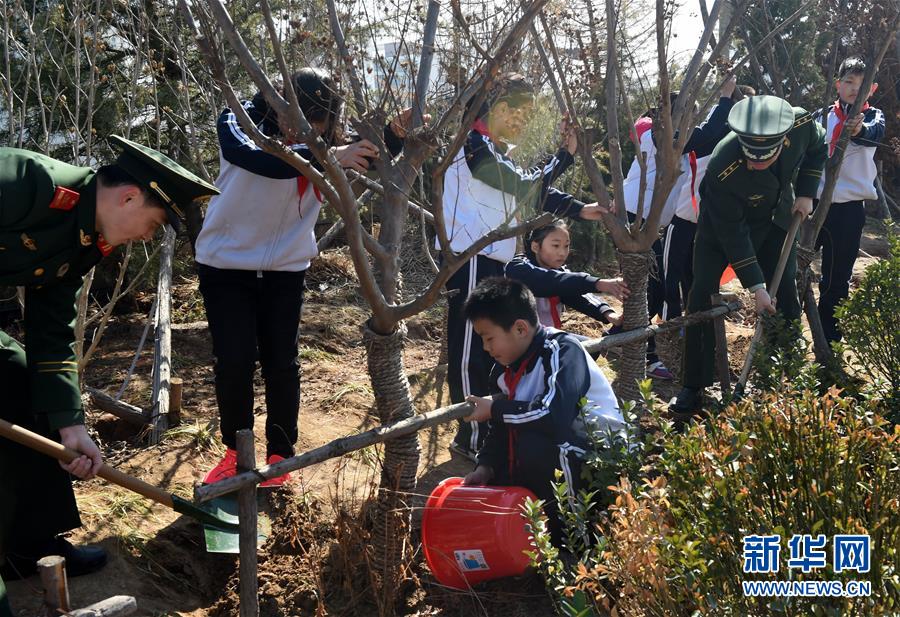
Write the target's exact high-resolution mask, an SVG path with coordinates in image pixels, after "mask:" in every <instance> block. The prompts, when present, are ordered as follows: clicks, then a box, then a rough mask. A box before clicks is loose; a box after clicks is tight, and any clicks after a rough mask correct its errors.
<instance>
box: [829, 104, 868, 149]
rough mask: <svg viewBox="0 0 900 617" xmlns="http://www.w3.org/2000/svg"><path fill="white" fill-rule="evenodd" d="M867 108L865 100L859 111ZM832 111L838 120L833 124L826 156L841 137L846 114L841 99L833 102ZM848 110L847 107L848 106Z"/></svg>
mask: <svg viewBox="0 0 900 617" xmlns="http://www.w3.org/2000/svg"><path fill="white" fill-rule="evenodd" d="M868 108H869V102H868V101H866V102H865V103H863V106H862V109H860V110H859V111H861V112H864V111H866V110H867V109H868ZM832 111H834V115H835V116H837V119H838V122H837V124H836V125H835V126H834V130H833V131H832V132H831V144H830V145H829V148H828V156H831V155H832V154H834V149H835V147H837V142H838V140H839V139H840V138H841V130H842V129H843V128H844V122H845V121H846V120H847V114H845V113H844V109H843V107H841V100H840V99H838V100H836V101H835V102H834V107H832ZM848 111H849V108H848Z"/></svg>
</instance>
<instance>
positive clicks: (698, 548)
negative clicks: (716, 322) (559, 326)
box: [530, 386, 900, 617]
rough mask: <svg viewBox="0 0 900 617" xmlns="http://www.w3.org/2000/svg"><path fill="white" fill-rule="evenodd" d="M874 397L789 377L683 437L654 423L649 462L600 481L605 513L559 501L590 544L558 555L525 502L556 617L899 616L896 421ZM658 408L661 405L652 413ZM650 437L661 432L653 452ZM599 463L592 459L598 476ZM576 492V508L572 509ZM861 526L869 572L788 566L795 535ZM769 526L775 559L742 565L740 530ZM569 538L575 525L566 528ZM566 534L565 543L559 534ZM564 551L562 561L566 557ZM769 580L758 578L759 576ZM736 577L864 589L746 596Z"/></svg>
mask: <svg viewBox="0 0 900 617" xmlns="http://www.w3.org/2000/svg"><path fill="white" fill-rule="evenodd" d="M878 405H879V403H878V401H877V400H875V399H860V400H857V399H853V398H847V397H842V396H841V394H840V392H839V391H838V390H836V389H833V390H832V391H830V392H828V393H826V394H825V395H824V396H819V395H817V394H815V393H813V392H811V391H798V390H796V389H793V388H792V387H790V386H785V387H783V388H782V389H781V390H780V391H779V392H776V393H770V394H768V395H767V396H765V397H764V398H762V399H757V400H748V401H745V402H744V403H742V404H740V405H732V406H730V407H728V408H727V409H726V410H725V411H724V412H723V413H722V414H720V415H719V416H716V417H713V418H711V419H710V420H708V421H707V422H705V423H703V424H698V425H693V426H692V427H691V428H690V430H689V431H688V432H687V433H686V434H684V435H680V434H677V433H675V432H674V431H673V430H672V428H671V425H669V424H666V423H665V421H662V420H661V421H662V422H663V425H662V429H661V431H660V433H657V434H656V435H655V436H651V437H649V438H648V443H647V444H645V448H644V453H645V454H651V456H650V457H648V458H647V464H645V465H644V466H643V467H637V469H638V472H637V473H636V474H635V473H634V470H635V469H636V466H635V465H634V463H633V462H627V461H626V460H623V461H620V463H621V466H622V467H621V468H622V469H623V470H625V471H626V472H627V473H626V474H624V475H622V477H621V479H620V480H619V481H618V482H617V483H616V484H615V485H613V486H609V487H600V486H598V485H597V484H596V482H595V483H593V484H592V485H591V487H590V488H589V490H588V491H587V493H588V494H590V493H599V492H601V491H605V490H609V491H611V492H612V494H613V497H614V503H613V504H612V505H611V506H610V507H609V510H608V512H602V511H599V510H597V509H596V508H594V509H586V508H585V507H584V506H583V505H580V506H579V507H578V508H574V509H573V508H571V507H570V505H569V504H568V503H567V500H566V499H565V498H564V492H560V497H561V498H560V508H561V509H566V508H568V515H567V516H566V517H565V520H566V524H567V525H568V526H570V527H572V528H573V529H574V530H576V531H577V530H581V529H584V528H585V526H587V528H589V529H591V530H592V533H591V540H592V543H588V544H585V543H582V544H581V545H579V544H578V543H577V542H576V543H575V544H574V545H573V544H570V545H568V546H566V547H563V549H564V550H563V551H559V550H557V549H556V548H555V547H553V546H552V545H550V544H549V540H548V539H547V537H546V533H545V531H544V528H542V527H541V521H540V520H539V518H538V517H536V516H535V514H536V512H534V511H533V510H532V511H531V513H530V514H531V515H532V524H533V525H535V530H536V545H537V547H538V548H537V551H536V552H535V555H534V558H535V561H536V566H537V568H538V569H539V571H540V572H541V573H542V574H543V575H544V576H545V579H546V581H547V584H548V589H549V591H550V593H551V596H553V598H554V599H555V601H556V605H557V608H558V610H559V612H560V614H563V615H566V616H568V617H574V616H578V617H585V616H589V615H601V614H616V615H619V616H626V615H633V616H638V615H640V616H642V617H643V616H647V617H649V616H656V615H659V616H663V615H665V616H667V617H677V616H680V615H684V616H688V615H721V616H731V615H741V616H743V615H754V616H756V615H796V616H800V615H804V616H807V615H816V616H831V615H834V616H836V615H896V614H898V613H900V473H898V467H900V430H893V429H892V428H891V427H890V425H889V424H888V423H887V422H886V421H885V420H884V419H883V418H881V417H880V416H879V415H877V414H876V413H873V412H872V408H873V407H874V408H877V407H878ZM651 413H652V414H654V415H656V416H657V419H658V420H660V419H659V418H658V414H659V411H658V409H654V410H653V411H651ZM650 439H658V440H661V442H660V447H661V451H659V452H658V453H657V452H654V447H653V444H651V443H649V440H650ZM610 464H611V460H610V458H606V459H603V458H599V459H593V461H592V463H591V467H592V468H594V467H596V466H599V467H600V468H601V469H602V471H603V473H600V474H596V475H595V478H596V479H600V478H605V477H607V475H608V472H609V469H608V467H609V465H610ZM585 499H586V496H582V499H581V500H578V503H580V504H583V503H584V502H585ZM842 533H849V534H869V535H870V536H871V547H872V551H871V569H870V571H869V572H868V573H867V574H859V573H856V572H850V573H849V574H848V573H839V574H835V573H834V572H833V571H832V564H831V559H830V558H829V559H828V562H827V566H826V567H825V568H823V569H819V570H813V571H812V572H811V573H809V574H802V573H800V571H799V570H790V569H788V568H787V567H786V560H787V558H788V554H789V553H788V545H787V540H788V539H789V538H790V537H791V536H792V535H793V534H813V535H817V534H825V535H826V537H827V538H828V539H829V540H828V545H827V546H828V554H829V555H830V549H831V542H832V540H831V538H832V536H834V535H835V534H842ZM752 534H780V535H781V537H782V542H781V548H782V550H781V560H780V565H781V568H780V570H779V572H778V573H777V574H773V575H751V574H745V573H744V572H743V555H742V553H743V542H742V541H743V538H744V536H747V535H752ZM569 535H570V537H571V536H575V537H577V534H569ZM567 542H571V540H567ZM566 551H568V552H570V553H571V556H568V555H567V554H566ZM766 577H769V578H766ZM745 580H842V581H844V582H846V581H847V580H868V581H870V582H871V585H872V595H871V596H870V597H867V598H843V597H841V598H793V599H790V600H786V599H783V598H769V599H762V598H760V599H756V598H748V597H745V596H744V595H743V589H742V586H741V583H742V581H745Z"/></svg>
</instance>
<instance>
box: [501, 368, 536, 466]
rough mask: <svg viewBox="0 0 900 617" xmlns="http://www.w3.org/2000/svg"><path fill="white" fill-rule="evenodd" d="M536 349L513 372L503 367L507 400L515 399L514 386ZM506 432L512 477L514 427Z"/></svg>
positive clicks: (514, 445) (514, 452)
mask: <svg viewBox="0 0 900 617" xmlns="http://www.w3.org/2000/svg"><path fill="white" fill-rule="evenodd" d="M536 353H537V351H532V352H531V354H529V356H528V357H527V358H525V361H524V362H522V364H520V365H519V369H518V370H517V371H516V372H515V373H513V372H512V371H511V370H509V367H508V366H507V367H506V368H504V369H503V381H504V383H506V389H507V390H508V393H507V397H509V400H511V401H514V400H515V399H516V387H518V385H519V381H521V379H522V376H523V375H524V374H525V371H526V370H527V369H528V365H529V364H531V359H532V358H534V354H536ZM506 434H507V435H508V436H509V452H508V456H507V459H508V463H509V476H510V478H512V476H513V472H514V471H515V469H516V429H515V428H514V427H512V426H508V427H506Z"/></svg>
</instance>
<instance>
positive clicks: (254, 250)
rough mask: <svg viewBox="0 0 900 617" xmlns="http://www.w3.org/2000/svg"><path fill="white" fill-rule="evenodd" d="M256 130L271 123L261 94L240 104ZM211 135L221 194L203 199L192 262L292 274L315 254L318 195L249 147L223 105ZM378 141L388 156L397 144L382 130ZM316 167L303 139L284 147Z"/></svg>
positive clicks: (274, 130)
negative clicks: (206, 201) (216, 147)
mask: <svg viewBox="0 0 900 617" xmlns="http://www.w3.org/2000/svg"><path fill="white" fill-rule="evenodd" d="M243 107H244V109H246V110H247V113H248V114H249V116H250V118H251V119H252V120H253V121H254V122H255V123H256V126H257V128H259V129H260V130H261V131H262V132H263V133H264V134H266V135H269V136H273V135H277V134H278V125H277V122H276V121H275V120H274V117H273V115H272V114H271V113H267V112H266V109H265V102H264V99H262V98H261V97H256V98H255V99H254V100H253V101H246V102H245V103H243ZM216 131H217V133H218V137H219V162H220V165H221V167H220V171H219V177H218V178H216V186H217V187H218V188H219V189H220V190H221V192H222V194H221V195H216V196H214V197H213V198H212V199H210V201H209V206H208V208H207V210H206V218H205V220H204V221H203V228H202V229H201V231H200V235H199V236H198V238H197V243H196V260H197V262H198V263H201V264H205V265H207V266H212V267H214V268H220V269H234V270H256V271H268V270H274V271H286V272H299V271H301V270H305V269H307V268H308V267H309V264H310V261H312V259H313V258H314V257H315V256H316V255H317V254H318V249H317V248H316V236H315V225H316V220H317V219H318V217H319V210H320V209H321V207H322V200H321V197H320V196H319V194H318V191H317V190H315V189H314V187H313V185H312V183H311V182H309V181H307V180H306V178H305V177H304V176H302V175H301V174H300V172H299V171H298V170H297V169H296V168H295V167H293V166H291V165H289V164H287V163H285V162H284V161H282V160H281V159H279V158H278V157H276V156H273V155H271V154H269V153H267V152H265V151H263V150H262V149H260V147H259V146H257V145H256V144H255V143H254V142H253V139H252V138H251V137H250V136H249V135H247V134H246V133H244V131H243V130H242V129H241V126H240V124H239V123H238V120H237V117H236V116H235V114H234V112H233V111H232V110H231V109H228V108H226V109H225V110H224V111H223V112H222V113H221V115H220V116H219V119H218V122H217V123H216ZM385 142H386V144H387V146H388V148H389V149H390V150H391V151H392V153H394V154H396V153H397V152H399V151H400V148H401V147H402V142H401V141H400V140H399V139H398V138H397V137H396V136H394V134H393V133H392V132H390V131H389V130H385ZM291 147H292V149H293V150H294V151H295V152H297V153H298V154H299V155H300V156H302V157H303V158H305V159H307V160H309V161H311V162H312V163H313V165H314V166H316V167H317V168H318V167H319V163H318V161H316V159H315V157H313V155H312V152H311V151H310V150H309V148H308V147H307V146H306V145H305V144H296V145H294V146H291Z"/></svg>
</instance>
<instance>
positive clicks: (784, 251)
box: [732, 212, 806, 401]
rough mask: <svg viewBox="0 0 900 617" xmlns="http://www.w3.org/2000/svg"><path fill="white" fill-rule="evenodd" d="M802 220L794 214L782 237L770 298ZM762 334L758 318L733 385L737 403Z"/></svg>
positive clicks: (799, 214)
mask: <svg viewBox="0 0 900 617" xmlns="http://www.w3.org/2000/svg"><path fill="white" fill-rule="evenodd" d="M804 218H806V217H804V216H803V214H802V213H800V212H795V213H794V218H793V220H791V226H790V228H789V229H788V231H787V234H786V235H785V236H784V244H783V245H782V246H781V255H779V257H778V264H777V265H776V266H775V272H774V273H773V275H772V280H771V282H770V283H769V287H768V290H767V291H768V292H769V295H770V296H772V297H775V294H776V293H777V292H778V287H779V285H781V278H782V276H783V275H784V269H785V267H786V266H787V260H788V256H790V254H791V248H792V247H793V245H794V238H795V237H796V236H797V231H798V230H799V229H800V224H801V223H802V222H803V219H804ZM762 334H763V320H762V318H760V319H757V321H756V331H755V332H754V333H753V339H752V340H751V341H750V347H749V348H748V349H747V357H746V358H745V359H744V367H743V368H742V369H741V376H740V377H739V378H738V381H737V383H736V384H735V385H734V395H733V397H732V398H733V400H735V401H739V400H741V399H742V398H743V397H744V388H746V386H747V379H748V378H749V377H750V368H751V367H752V366H753V356H754V355H756V348H757V347H759V342H760V340H762Z"/></svg>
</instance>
